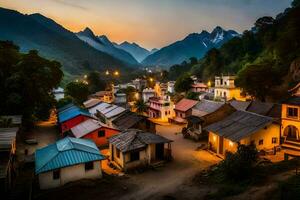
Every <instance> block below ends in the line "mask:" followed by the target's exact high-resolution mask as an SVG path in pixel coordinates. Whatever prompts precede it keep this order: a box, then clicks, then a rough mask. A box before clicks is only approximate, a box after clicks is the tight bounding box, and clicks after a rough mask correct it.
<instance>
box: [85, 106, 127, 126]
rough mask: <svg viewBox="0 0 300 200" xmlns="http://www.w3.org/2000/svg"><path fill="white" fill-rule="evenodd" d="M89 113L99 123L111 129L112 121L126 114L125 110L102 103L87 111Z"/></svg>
mask: <svg viewBox="0 0 300 200" xmlns="http://www.w3.org/2000/svg"><path fill="white" fill-rule="evenodd" d="M89 111H90V113H92V114H93V115H94V116H96V117H98V118H99V119H100V121H101V122H103V123H105V124H107V125H108V126H111V127H112V126H113V125H112V121H113V120H114V119H116V118H118V117H119V116H120V115H122V114H123V113H124V112H126V109H125V108H123V107H121V106H118V105H114V104H108V103H105V102H102V103H100V104H98V105H97V106H95V107H93V108H91V109H89Z"/></svg>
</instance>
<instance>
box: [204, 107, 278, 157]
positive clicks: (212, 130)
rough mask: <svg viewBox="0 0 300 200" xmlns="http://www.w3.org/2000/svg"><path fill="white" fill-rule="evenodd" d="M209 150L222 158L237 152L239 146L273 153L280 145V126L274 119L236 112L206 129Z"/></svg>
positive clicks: (245, 112)
mask: <svg viewBox="0 0 300 200" xmlns="http://www.w3.org/2000/svg"><path fill="white" fill-rule="evenodd" d="M205 130H206V131H208V132H209V136H208V144H209V149H210V150H211V151H213V152H215V153H217V154H218V155H220V156H225V153H226V152H227V151H229V152H236V151H237V147H238V144H245V145H249V144H255V146H256V148H257V150H258V151H262V150H263V151H265V152H268V151H271V152H274V149H275V148H277V147H278V146H279V145H280V125H279V124H278V123H276V122H275V121H274V119H273V118H271V117H267V116H263V115H258V114H255V113H251V112H247V111H240V110H238V111H235V112H234V113H232V114H230V115H228V116H227V117H225V118H224V119H222V120H221V121H218V122H215V123H213V124H210V125H208V126H207V127H205Z"/></svg>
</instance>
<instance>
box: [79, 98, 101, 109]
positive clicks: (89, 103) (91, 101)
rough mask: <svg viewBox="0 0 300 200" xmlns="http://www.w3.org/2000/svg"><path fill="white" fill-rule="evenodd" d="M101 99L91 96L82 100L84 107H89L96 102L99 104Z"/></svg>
mask: <svg viewBox="0 0 300 200" xmlns="http://www.w3.org/2000/svg"><path fill="white" fill-rule="evenodd" d="M101 102H102V101H101V100H100V99H94V98H91V99H89V100H87V101H85V102H83V105H84V107H85V108H87V109H90V108H92V107H94V106H96V105H98V104H100V103H101Z"/></svg>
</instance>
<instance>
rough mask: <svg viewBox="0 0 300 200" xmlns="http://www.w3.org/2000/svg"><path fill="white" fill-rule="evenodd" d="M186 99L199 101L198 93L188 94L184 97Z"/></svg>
mask: <svg viewBox="0 0 300 200" xmlns="http://www.w3.org/2000/svg"><path fill="white" fill-rule="evenodd" d="M186 98H187V99H192V100H199V93H198V92H188V93H187V95H186Z"/></svg>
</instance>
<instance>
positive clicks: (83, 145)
mask: <svg viewBox="0 0 300 200" xmlns="http://www.w3.org/2000/svg"><path fill="white" fill-rule="evenodd" d="M101 160H104V156H102V155H101V154H100V151H99V150H98V148H97V146H96V145H95V143H94V142H93V141H91V140H85V139H77V138H70V137H66V138H64V139H62V140H59V141H57V142H56V143H54V144H50V145H48V146H46V147H44V148H41V149H38V150H36V152H35V174H36V175H38V179H39V185H40V188H41V189H49V188H54V187H59V186H61V185H64V184H66V183H68V182H71V181H76V180H80V179H84V178H101V177H102V170H101Z"/></svg>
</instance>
